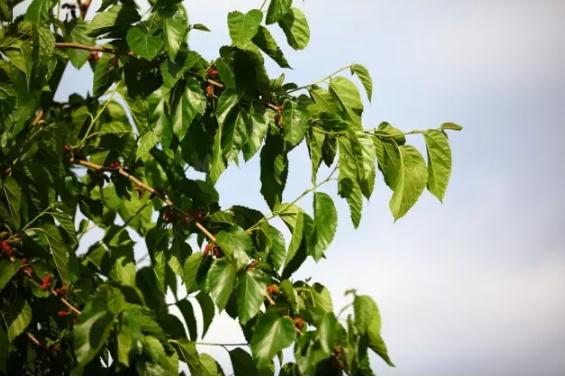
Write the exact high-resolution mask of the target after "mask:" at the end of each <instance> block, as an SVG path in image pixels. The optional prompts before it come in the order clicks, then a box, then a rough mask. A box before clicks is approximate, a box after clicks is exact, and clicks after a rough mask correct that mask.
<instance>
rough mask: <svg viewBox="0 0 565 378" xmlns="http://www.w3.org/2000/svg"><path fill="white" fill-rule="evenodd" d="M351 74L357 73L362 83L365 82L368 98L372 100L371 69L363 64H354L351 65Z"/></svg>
mask: <svg viewBox="0 0 565 378" xmlns="http://www.w3.org/2000/svg"><path fill="white" fill-rule="evenodd" d="M351 74H355V75H357V77H358V78H359V80H360V81H361V84H363V87H364V88H365V92H367V98H368V99H369V101H371V98H372V97H373V79H371V74H370V73H369V70H367V68H365V66H362V65H361V64H353V65H351Z"/></svg>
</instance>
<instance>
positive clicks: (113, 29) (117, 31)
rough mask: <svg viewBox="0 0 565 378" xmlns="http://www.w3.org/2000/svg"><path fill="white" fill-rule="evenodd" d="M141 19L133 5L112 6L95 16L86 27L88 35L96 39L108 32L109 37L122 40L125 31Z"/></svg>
mask: <svg viewBox="0 0 565 378" xmlns="http://www.w3.org/2000/svg"><path fill="white" fill-rule="evenodd" d="M140 18H141V17H140V16H139V13H137V10H136V8H135V6H134V5H133V4H131V3H130V4H125V5H122V4H116V5H112V6H111V7H110V8H109V9H107V10H105V11H104V12H101V13H98V14H96V16H94V18H93V19H92V21H90V24H89V25H88V35H90V36H93V37H98V36H101V35H103V34H106V33H108V32H110V36H114V37H119V38H123V35H124V34H125V33H126V30H127V29H128V28H130V27H131V25H132V24H134V23H135V22H137V21H139V19H140Z"/></svg>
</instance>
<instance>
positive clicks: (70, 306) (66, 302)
mask: <svg viewBox="0 0 565 378" xmlns="http://www.w3.org/2000/svg"><path fill="white" fill-rule="evenodd" d="M51 294H53V295H54V296H56V297H59V295H58V294H57V292H56V291H55V290H53V289H51ZM59 299H60V300H61V302H63V304H64V305H65V306H67V308H68V309H69V310H71V311H72V312H74V313H75V314H77V315H80V310H79V309H78V308H76V307H75V306H73V305H72V304H71V302H69V301H68V300H66V299H65V298H63V297H59Z"/></svg>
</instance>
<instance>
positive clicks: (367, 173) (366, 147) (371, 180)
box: [351, 134, 376, 199]
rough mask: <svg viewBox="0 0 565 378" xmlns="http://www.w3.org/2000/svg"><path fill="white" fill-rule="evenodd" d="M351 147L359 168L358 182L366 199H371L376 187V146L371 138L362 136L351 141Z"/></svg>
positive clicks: (357, 136)
mask: <svg viewBox="0 0 565 378" xmlns="http://www.w3.org/2000/svg"><path fill="white" fill-rule="evenodd" d="M351 147H352V149H353V155H354V156H355V164H356V166H357V182H358V183H359V187H360V188H361V192H363V195H364V196H365V198H367V199H369V198H370V197H371V194H372V192H373V188H374V186H375V159H376V152H375V145H374V143H373V141H372V140H371V138H370V137H368V136H366V135H365V134H361V135H356V137H355V138H354V139H352V140H351Z"/></svg>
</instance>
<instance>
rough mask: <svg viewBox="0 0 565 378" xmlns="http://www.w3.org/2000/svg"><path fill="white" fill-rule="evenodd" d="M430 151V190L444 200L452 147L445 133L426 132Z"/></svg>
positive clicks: (425, 135)
mask: <svg viewBox="0 0 565 378" xmlns="http://www.w3.org/2000/svg"><path fill="white" fill-rule="evenodd" d="M424 137H425V140H426V151H427V153H428V190H429V191H430V192H431V193H432V194H433V195H434V196H436V197H437V199H439V200H440V202H441V201H443V197H444V196H445V189H446V188H447V184H448V182H449V176H450V175H451V149H450V148H449V141H448V140H447V137H446V136H445V134H444V133H443V132H441V131H438V130H428V131H426V133H425V134H424Z"/></svg>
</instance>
